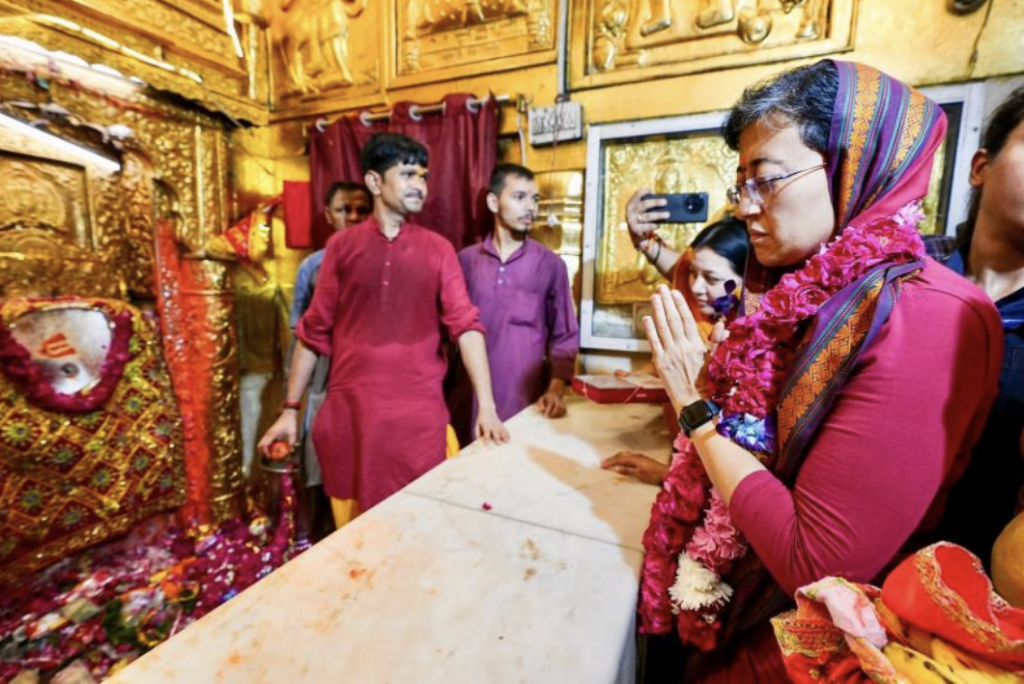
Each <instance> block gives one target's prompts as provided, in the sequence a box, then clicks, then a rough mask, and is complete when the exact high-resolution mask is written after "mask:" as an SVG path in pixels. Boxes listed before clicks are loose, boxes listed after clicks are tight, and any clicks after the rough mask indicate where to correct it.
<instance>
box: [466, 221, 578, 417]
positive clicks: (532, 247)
mask: <svg viewBox="0 0 1024 684" xmlns="http://www.w3.org/2000/svg"><path fill="white" fill-rule="evenodd" d="M459 263H460V264H461V265H462V272H463V273H464V274H465V276H466V286H467V287H468V288H469V297H470V299H472V300H473V304H475V305H476V307H477V308H478V309H480V320H481V322H483V324H484V327H486V328H487V358H488V361H489V362H490V366H491V384H492V385H493V387H494V403H495V405H496V406H497V408H498V417H499V418H501V419H502V420H507V419H508V418H511V417H512V416H514V415H515V414H517V413H519V412H520V411H522V410H523V409H524V408H526V407H527V406H529V405H530V404H532V403H533V402H535V401H537V399H539V398H540V396H541V395H542V394H543V393H544V390H545V389H547V382H548V381H549V378H551V377H555V378H561V379H563V380H565V381H566V382H567V383H568V382H569V380H571V379H572V375H573V369H574V366H575V363H576V352H578V351H579V347H580V344H579V326H578V325H577V323H576V312H575V310H574V309H573V304H572V294H571V293H570V289H569V274H568V272H567V271H566V268H565V264H564V263H563V262H562V260H561V259H560V258H559V257H558V256H557V255H556V254H554V253H552V252H551V250H549V249H547V248H546V247H544V246H543V245H541V244H538V243H537V242H534V241H533V240H530V239H529V238H527V240H526V241H525V242H524V243H523V246H522V247H521V248H520V249H519V250H517V251H516V252H515V253H514V254H512V256H510V257H509V258H508V261H506V262H505V263H502V262H501V258H500V257H499V256H498V252H497V250H496V249H495V247H494V243H493V241H492V239H491V236H487V237H486V238H484V241H483V242H481V243H479V244H476V245H472V246H470V247H467V248H465V249H463V250H462V251H461V252H459ZM545 362H547V366H548V368H549V369H550V372H549V373H547V372H545V370H546V368H545ZM462 390H463V396H465V388H462ZM467 398H468V397H467ZM464 403H465V404H466V405H467V406H468V404H469V403H470V402H469V401H466V402H464ZM473 407H474V408H473V411H472V414H473V419H471V420H470V421H469V424H470V425H472V422H473V421H475V416H476V410H475V402H473ZM453 408H454V407H453ZM459 408H460V409H461V410H465V409H464V408H463V407H462V406H460V407H459ZM456 420H457V421H458V418H456ZM461 422H462V423H463V424H465V422H466V421H465V417H463V420H462V421H461Z"/></svg>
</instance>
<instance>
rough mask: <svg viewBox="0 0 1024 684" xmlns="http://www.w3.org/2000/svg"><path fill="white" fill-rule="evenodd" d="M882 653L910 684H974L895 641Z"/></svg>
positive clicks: (948, 667)
mask: <svg viewBox="0 0 1024 684" xmlns="http://www.w3.org/2000/svg"><path fill="white" fill-rule="evenodd" d="M882 652H883V653H884V654H885V656H886V657H887V658H888V659H889V662H890V663H892V666H893V668H894V669H895V670H896V672H898V673H899V674H901V675H903V676H904V677H906V678H907V679H908V680H909V681H910V684H973V683H972V682H968V681H967V680H965V679H963V678H962V677H960V676H958V675H957V673H955V672H954V671H953V668H951V667H950V666H949V665H943V664H942V663H939V662H936V661H935V660H933V659H932V658H929V657H928V656H926V655H924V654H922V653H918V652H917V651H913V650H911V649H909V648H905V647H903V646H901V645H900V644H898V643H896V642H895V641H892V642H890V643H889V644H888V645H887V646H886V647H885V648H884V649H882Z"/></svg>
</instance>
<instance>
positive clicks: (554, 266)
mask: <svg viewBox="0 0 1024 684" xmlns="http://www.w3.org/2000/svg"><path fill="white" fill-rule="evenodd" d="M549 263H550V264H551V271H550V272H551V285H550V287H549V294H548V296H547V297H546V298H545V307H546V311H545V318H546V321H545V323H546V324H547V329H548V361H549V364H550V369H551V382H550V383H548V387H547V390H545V392H544V394H543V395H541V397H540V399H539V400H538V401H537V408H538V409H539V410H540V412H541V413H543V414H544V415H545V416H547V417H548V418H560V417H562V416H564V415H565V413H566V408H565V398H564V396H565V387H566V385H567V384H568V383H569V382H571V381H572V376H573V372H574V371H575V370H576V354H577V353H578V352H579V350H580V328H579V324H577V323H576V310H575V308H573V304H572V293H571V291H570V288H569V272H568V270H567V269H566V268H565V263H564V262H563V261H562V260H561V259H560V258H559V257H557V256H554V255H552V258H551V260H550V262H549Z"/></svg>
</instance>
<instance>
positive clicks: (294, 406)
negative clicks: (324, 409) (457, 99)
mask: <svg viewBox="0 0 1024 684" xmlns="http://www.w3.org/2000/svg"><path fill="white" fill-rule="evenodd" d="M300 408H302V402H301V401H288V400H287V399H286V400H285V401H283V402H281V411H282V412H284V411H287V410H288V409H291V410H293V411H298V410H299V409H300Z"/></svg>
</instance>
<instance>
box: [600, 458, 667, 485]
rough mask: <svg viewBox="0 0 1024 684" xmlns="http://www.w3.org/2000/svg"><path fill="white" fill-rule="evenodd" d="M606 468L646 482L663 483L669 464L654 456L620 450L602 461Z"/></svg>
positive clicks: (603, 466) (602, 465)
mask: <svg viewBox="0 0 1024 684" xmlns="http://www.w3.org/2000/svg"><path fill="white" fill-rule="evenodd" d="M601 467H602V468H604V469H605V470H613V471H615V472H616V473H618V474H619V475H628V476H630V477H635V478H636V479H638V480H640V481H641V482H643V483H645V484H652V485H659V486H660V485H661V484H663V483H664V482H665V476H666V475H667V474H668V466H667V465H665V464H664V463H661V462H660V461H655V460H654V459H653V458H648V457H647V456H644V455H643V454H637V453H633V452H632V451H620V452H619V453H617V454H612V455H611V456H609V457H608V458H606V459H604V460H603V461H601Z"/></svg>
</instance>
